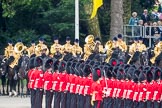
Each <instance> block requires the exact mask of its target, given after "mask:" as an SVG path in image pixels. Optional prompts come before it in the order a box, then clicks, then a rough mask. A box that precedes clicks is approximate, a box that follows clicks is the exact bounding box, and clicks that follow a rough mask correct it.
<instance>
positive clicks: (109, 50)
mask: <svg viewBox="0 0 162 108" xmlns="http://www.w3.org/2000/svg"><path fill="white" fill-rule="evenodd" d="M112 48H113V42H112V41H111V40H110V41H107V42H106V44H105V49H106V50H107V52H106V54H107V56H108V58H107V59H106V62H109V60H110V58H111V55H112V52H113V51H112Z"/></svg>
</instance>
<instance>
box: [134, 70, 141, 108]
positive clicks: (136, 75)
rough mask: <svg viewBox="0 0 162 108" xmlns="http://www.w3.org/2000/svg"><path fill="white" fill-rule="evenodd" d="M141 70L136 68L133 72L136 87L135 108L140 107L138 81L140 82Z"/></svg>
mask: <svg viewBox="0 0 162 108" xmlns="http://www.w3.org/2000/svg"><path fill="white" fill-rule="evenodd" d="M139 73H140V71H139V70H135V71H134V73H133V81H134V84H133V85H134V87H133V102H134V104H133V108H138V95H139V93H138V82H139Z"/></svg>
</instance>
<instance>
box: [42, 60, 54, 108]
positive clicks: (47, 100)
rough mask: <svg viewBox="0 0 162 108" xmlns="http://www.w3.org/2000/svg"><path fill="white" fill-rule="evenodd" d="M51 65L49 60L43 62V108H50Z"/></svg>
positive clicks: (51, 62)
mask: <svg viewBox="0 0 162 108" xmlns="http://www.w3.org/2000/svg"><path fill="white" fill-rule="evenodd" d="M52 65H53V60H52V59H51V58H49V59H47V61H46V62H45V69H46V72H45V73H44V90H45V95H46V97H45V106H46V107H45V108H52V99H53V90H52V85H53V80H52V79H53V78H52Z"/></svg>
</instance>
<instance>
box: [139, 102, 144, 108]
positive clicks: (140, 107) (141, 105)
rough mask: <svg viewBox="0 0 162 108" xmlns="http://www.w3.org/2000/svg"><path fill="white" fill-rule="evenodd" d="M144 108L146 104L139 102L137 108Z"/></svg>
mask: <svg viewBox="0 0 162 108" xmlns="http://www.w3.org/2000/svg"><path fill="white" fill-rule="evenodd" d="M145 107H146V103H145V102H139V106H138V108H145Z"/></svg>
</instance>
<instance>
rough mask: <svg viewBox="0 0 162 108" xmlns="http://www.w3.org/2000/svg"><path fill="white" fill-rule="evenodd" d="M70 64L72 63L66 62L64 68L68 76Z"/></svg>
mask: <svg viewBox="0 0 162 108" xmlns="http://www.w3.org/2000/svg"><path fill="white" fill-rule="evenodd" d="M71 64H72V61H68V62H67V63H66V66H65V70H66V72H67V73H68V74H70V66H71Z"/></svg>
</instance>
